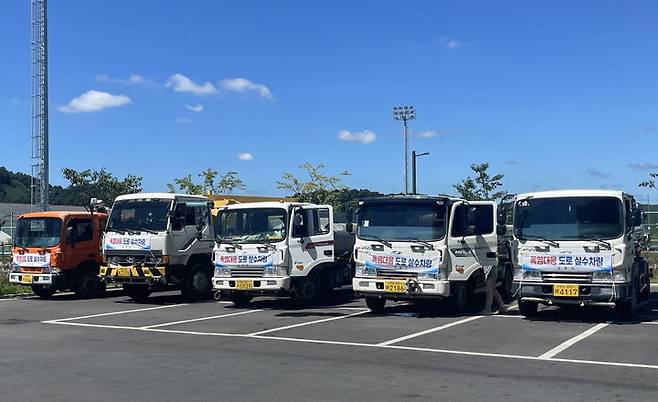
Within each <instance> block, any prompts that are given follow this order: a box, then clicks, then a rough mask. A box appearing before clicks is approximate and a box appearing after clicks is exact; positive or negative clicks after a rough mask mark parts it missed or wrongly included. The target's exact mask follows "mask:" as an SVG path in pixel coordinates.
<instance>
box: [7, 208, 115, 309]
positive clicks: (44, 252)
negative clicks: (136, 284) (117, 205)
mask: <svg viewBox="0 0 658 402" xmlns="http://www.w3.org/2000/svg"><path fill="white" fill-rule="evenodd" d="M106 221H107V214H105V213H103V212H95V211H94V212H85V211H75V212H74V211H47V212H31V213H27V214H23V215H21V216H19V217H18V220H17V223H16V230H15V233H14V238H13V243H14V244H13V247H12V271H11V272H10V274H9V282H11V283H17V284H21V285H24V286H30V287H32V291H33V292H34V294H36V295H38V296H41V297H50V296H52V295H53V294H54V293H55V292H56V291H58V290H67V289H71V290H73V291H74V292H75V294H76V295H77V296H78V297H81V298H91V297H98V296H100V295H102V294H103V293H104V292H105V285H104V284H103V283H101V281H100V279H99V277H98V273H99V266H100V264H101V262H102V257H101V251H100V243H101V233H102V231H103V229H104V228H105V222H106Z"/></svg>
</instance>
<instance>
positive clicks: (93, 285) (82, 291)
mask: <svg viewBox="0 0 658 402" xmlns="http://www.w3.org/2000/svg"><path fill="white" fill-rule="evenodd" d="M102 288H103V284H102V283H101V280H100V278H99V277H98V275H97V274H96V273H95V272H94V271H92V270H85V271H83V272H82V273H81V274H80V276H78V278H77V279H76V281H75V285H74V286H73V291H74V292H75V295H76V296H77V297H79V298H81V299H91V298H93V297H98V296H100V295H101V294H102Z"/></svg>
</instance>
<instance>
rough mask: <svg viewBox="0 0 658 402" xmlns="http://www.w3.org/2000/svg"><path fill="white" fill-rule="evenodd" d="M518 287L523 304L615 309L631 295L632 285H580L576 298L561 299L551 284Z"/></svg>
mask: <svg viewBox="0 0 658 402" xmlns="http://www.w3.org/2000/svg"><path fill="white" fill-rule="evenodd" d="M514 284H515V285H518V286H519V287H518V289H519V300H520V301H522V302H532V303H542V304H553V305H581V306H597V305H598V306H606V307H614V305H615V304H616V303H619V302H621V301H624V300H626V299H627V298H628V296H629V294H630V283H615V284H614V285H613V284H612V283H579V284H578V291H579V292H578V293H579V295H578V296H576V297H561V296H555V295H554V294H553V285H558V283H551V282H516V281H515V282H514Z"/></svg>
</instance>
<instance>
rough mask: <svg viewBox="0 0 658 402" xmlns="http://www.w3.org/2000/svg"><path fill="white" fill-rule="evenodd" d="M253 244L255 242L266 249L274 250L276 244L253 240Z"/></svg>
mask: <svg viewBox="0 0 658 402" xmlns="http://www.w3.org/2000/svg"><path fill="white" fill-rule="evenodd" d="M254 244H257V245H258V246H263V247H265V248H267V249H268V250H274V251H276V246H275V245H273V244H272V243H267V242H255V243H254Z"/></svg>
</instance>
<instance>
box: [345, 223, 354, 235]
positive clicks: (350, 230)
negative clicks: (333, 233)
mask: <svg viewBox="0 0 658 402" xmlns="http://www.w3.org/2000/svg"><path fill="white" fill-rule="evenodd" d="M345 230H346V231H347V233H349V234H354V224H353V223H352V222H348V223H347V224H345Z"/></svg>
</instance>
